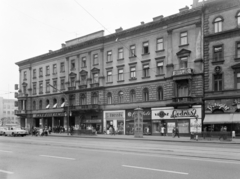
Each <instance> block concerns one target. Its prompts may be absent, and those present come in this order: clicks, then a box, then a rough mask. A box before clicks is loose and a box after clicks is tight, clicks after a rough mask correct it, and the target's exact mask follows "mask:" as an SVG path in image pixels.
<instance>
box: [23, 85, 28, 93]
mask: <svg viewBox="0 0 240 179" xmlns="http://www.w3.org/2000/svg"><path fill="white" fill-rule="evenodd" d="M23 94H27V87H26V86H23Z"/></svg>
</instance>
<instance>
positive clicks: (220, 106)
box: [207, 103, 230, 112]
mask: <svg viewBox="0 0 240 179" xmlns="http://www.w3.org/2000/svg"><path fill="white" fill-rule="evenodd" d="M215 109H221V110H223V111H227V110H229V109H230V107H228V106H227V105H226V104H220V103H214V104H213V105H208V106H207V110H209V111H211V112H213V111H214V110H215Z"/></svg>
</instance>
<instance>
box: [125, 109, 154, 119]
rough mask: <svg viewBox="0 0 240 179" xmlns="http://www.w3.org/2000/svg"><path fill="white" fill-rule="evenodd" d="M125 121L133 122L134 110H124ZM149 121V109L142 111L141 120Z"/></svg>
mask: <svg viewBox="0 0 240 179" xmlns="http://www.w3.org/2000/svg"><path fill="white" fill-rule="evenodd" d="M126 119H127V120H134V110H133V109H130V110H126ZM147 119H148V120H149V119H151V109H143V120H147Z"/></svg>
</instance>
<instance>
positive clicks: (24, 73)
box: [23, 71, 27, 80]
mask: <svg viewBox="0 0 240 179" xmlns="http://www.w3.org/2000/svg"><path fill="white" fill-rule="evenodd" d="M23 79H24V80H26V79H27V72H26V71H24V72H23Z"/></svg>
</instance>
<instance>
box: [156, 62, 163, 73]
mask: <svg viewBox="0 0 240 179" xmlns="http://www.w3.org/2000/svg"><path fill="white" fill-rule="evenodd" d="M157 74H158V75H161V74H163V62H157Z"/></svg>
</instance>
